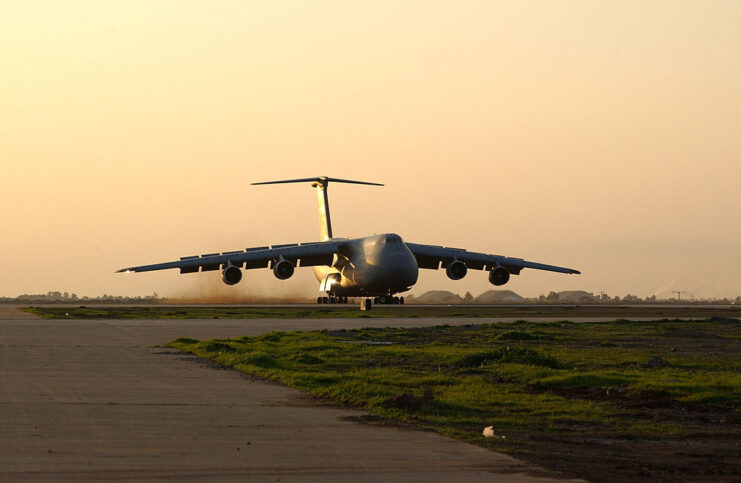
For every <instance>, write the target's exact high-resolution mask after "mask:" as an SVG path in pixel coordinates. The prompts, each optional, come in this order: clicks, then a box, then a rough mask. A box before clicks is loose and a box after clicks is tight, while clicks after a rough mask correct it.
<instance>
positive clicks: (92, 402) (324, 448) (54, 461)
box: [0, 310, 557, 481]
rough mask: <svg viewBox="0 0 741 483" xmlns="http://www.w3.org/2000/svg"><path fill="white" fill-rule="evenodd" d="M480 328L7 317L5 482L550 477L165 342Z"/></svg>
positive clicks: (1, 415) (2, 435) (1, 326)
mask: <svg viewBox="0 0 741 483" xmlns="http://www.w3.org/2000/svg"><path fill="white" fill-rule="evenodd" d="M3 315H6V316H10V315H11V314H10V312H8V311H7V310H6V311H5V313H4V314H3ZM481 322H482V321H481V320H480V319H478V320H471V319H461V318H456V319H440V318H435V319H322V320H317V319H314V320H310V319H300V320H298V319H282V320H278V319H258V320H254V319H253V320H239V319H231V320H226V319H224V320H116V321H114V320H42V319H36V320H19V319H15V320H13V319H9V318H5V319H2V320H0V344H1V345H0V428H1V429H0V479H2V480H20V479H27V480H39V479H59V478H61V479H70V480H81V479H101V478H102V479H118V478H126V479H129V478H132V479H146V480H151V479H208V480H224V481H229V480H245V479H250V480H261V481H276V480H278V479H280V480H283V481H285V480H289V481H290V480H301V481H318V480H322V481H326V480H332V481H348V480H352V481H387V480H392V481H420V480H425V481H451V480H456V481H492V480H495V481H548V478H546V477H545V476H544V475H546V473H545V472H544V471H542V470H540V469H539V468H537V467H534V466H532V465H530V464H527V463H524V462H521V461H519V460H516V459H514V458H512V457H509V456H506V455H503V454H499V453H495V452H492V451H488V450H485V449H483V448H480V447H477V446H473V445H469V444H466V443H462V442H459V441H455V440H452V439H449V438H446V437H443V436H440V435H437V434H435V433H431V432H425V431H412V430H402V429H398V428H394V427H382V426H376V425H367V424H360V423H357V422H352V421H350V420H348V419H347V418H348V417H353V416H359V415H362V414H364V413H363V412H361V411H356V410H352V409H343V408H330V407H326V406H320V405H317V404H316V403H315V402H313V401H311V400H310V399H308V398H306V397H305V396H303V395H302V394H301V393H299V392H298V391H295V390H292V389H288V388H285V387H282V386H279V385H275V384H270V383H266V382H262V381H258V380H255V379H251V378H247V377H244V376H242V375H240V374H238V373H237V372H234V371H229V370H217V369H214V368H213V367H209V366H207V365H206V364H204V363H201V362H200V361H198V360H196V359H194V358H193V357H191V356H186V355H183V354H179V353H177V352H175V351H173V350H171V349H166V348H162V347H156V346H157V345H161V344H164V343H166V342H168V341H170V340H172V339H174V338H176V337H180V336H185V337H194V338H198V339H205V338H213V337H233V336H239V335H245V334H251V335H255V334H260V333H263V332H266V331H270V330H294V329H295V330H307V329H314V328H320V327H322V328H341V327H361V326H370V325H373V326H382V327H385V326H401V325H408V326H421V325H437V324H444V323H449V324H451V325H453V324H455V325H457V324H466V323H481ZM551 476H557V475H551Z"/></svg>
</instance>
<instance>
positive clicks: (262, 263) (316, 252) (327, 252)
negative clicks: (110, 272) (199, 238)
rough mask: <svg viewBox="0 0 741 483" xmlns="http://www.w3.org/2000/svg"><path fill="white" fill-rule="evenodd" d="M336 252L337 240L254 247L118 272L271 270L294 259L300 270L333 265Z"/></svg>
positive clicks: (337, 247) (124, 269)
mask: <svg viewBox="0 0 741 483" xmlns="http://www.w3.org/2000/svg"><path fill="white" fill-rule="evenodd" d="M335 253H339V246H338V244H337V243H336V242H333V241H325V242H314V243H292V244H288V245H273V246H264V247H253V248H247V249H245V250H243V251H236V252H224V253H207V254H205V255H194V256H190V257H181V258H180V260H177V261H174V262H166V263H155V264H153V265H141V266H138V267H128V268H122V269H120V270H117V272H151V271H153V270H167V269H171V268H179V269H180V273H193V272H198V271H201V272H207V271H209V270H220V269H222V268H224V267H226V266H227V265H229V264H230V263H231V264H232V265H234V266H236V267H240V268H245V269H251V268H271V267H272V266H273V263H274V262H277V261H278V260H280V259H281V258H284V259H286V260H290V261H291V262H292V263H293V264H294V265H295V266H297V267H298V266H301V267H310V266H314V265H331V264H332V261H333V259H334V255H335Z"/></svg>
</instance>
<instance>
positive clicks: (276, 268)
mask: <svg viewBox="0 0 741 483" xmlns="http://www.w3.org/2000/svg"><path fill="white" fill-rule="evenodd" d="M294 268H295V267H294V266H293V263H291V262H290V261H288V260H285V259H281V260H278V261H277V262H276V263H275V264H274V265H273V274H274V275H275V277H276V278H277V279H278V280H285V279H287V278H291V275H293V270H294Z"/></svg>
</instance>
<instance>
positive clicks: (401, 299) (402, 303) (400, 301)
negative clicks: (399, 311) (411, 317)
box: [399, 297, 404, 305]
mask: <svg viewBox="0 0 741 483" xmlns="http://www.w3.org/2000/svg"><path fill="white" fill-rule="evenodd" d="M399 303H400V304H401V305H404V297H399Z"/></svg>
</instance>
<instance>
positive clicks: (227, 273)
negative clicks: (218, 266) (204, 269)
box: [221, 265, 242, 285]
mask: <svg viewBox="0 0 741 483" xmlns="http://www.w3.org/2000/svg"><path fill="white" fill-rule="evenodd" d="M221 280H223V281H224V283H225V284H227V285H235V284H238V283H239V281H240V280H242V270H240V269H239V267H235V266H234V265H229V266H228V267H226V268H225V269H224V270H223V271H222V272H221Z"/></svg>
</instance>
